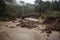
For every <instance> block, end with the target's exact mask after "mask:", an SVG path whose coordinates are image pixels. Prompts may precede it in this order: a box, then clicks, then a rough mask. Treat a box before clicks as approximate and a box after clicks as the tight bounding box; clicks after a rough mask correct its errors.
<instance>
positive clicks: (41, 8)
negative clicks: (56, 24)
mask: <svg viewBox="0 0 60 40" xmlns="http://www.w3.org/2000/svg"><path fill="white" fill-rule="evenodd" d="M37 1H38V0H36V2H37ZM39 1H40V2H37V3H38V5H36V4H37V3H36V4H35V5H36V6H35V10H36V12H40V13H46V14H48V13H49V14H51V15H53V16H59V14H60V13H59V11H60V1H59V0H58V1H56V0H55V1H53V0H52V3H51V2H50V1H46V2H44V1H41V0H39Z"/></svg>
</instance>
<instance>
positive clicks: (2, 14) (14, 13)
mask: <svg viewBox="0 0 60 40" xmlns="http://www.w3.org/2000/svg"><path fill="white" fill-rule="evenodd" d="M33 12H34V5H33V4H29V3H27V4H26V5H25V6H18V5H11V4H8V3H5V1H3V0H0V20H15V19H16V18H19V17H21V16H22V15H23V14H27V13H33Z"/></svg>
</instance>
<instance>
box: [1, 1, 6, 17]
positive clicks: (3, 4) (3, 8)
mask: <svg viewBox="0 0 60 40" xmlns="http://www.w3.org/2000/svg"><path fill="white" fill-rule="evenodd" d="M5 10H6V4H5V2H4V1H3V0H0V18H4V17H5V12H6V11H5Z"/></svg>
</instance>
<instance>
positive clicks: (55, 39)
mask: <svg viewBox="0 0 60 40" xmlns="http://www.w3.org/2000/svg"><path fill="white" fill-rule="evenodd" d="M40 21H41V20H40ZM42 21H43V20H42ZM44 29H46V25H43V24H41V23H40V22H39V21H29V20H22V19H17V20H16V21H8V22H0V40H60V32H57V31H51V32H50V31H47V32H46V31H45V30H44Z"/></svg>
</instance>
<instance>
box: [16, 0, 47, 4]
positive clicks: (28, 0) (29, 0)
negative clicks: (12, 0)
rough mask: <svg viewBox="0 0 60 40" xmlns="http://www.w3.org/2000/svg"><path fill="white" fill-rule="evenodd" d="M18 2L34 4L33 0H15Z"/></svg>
mask: <svg viewBox="0 0 60 40" xmlns="http://www.w3.org/2000/svg"><path fill="white" fill-rule="evenodd" d="M16 1H17V2H18V3H19V1H24V2H25V3H32V4H34V1H35V0H16ZM43 1H46V0H43Z"/></svg>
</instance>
